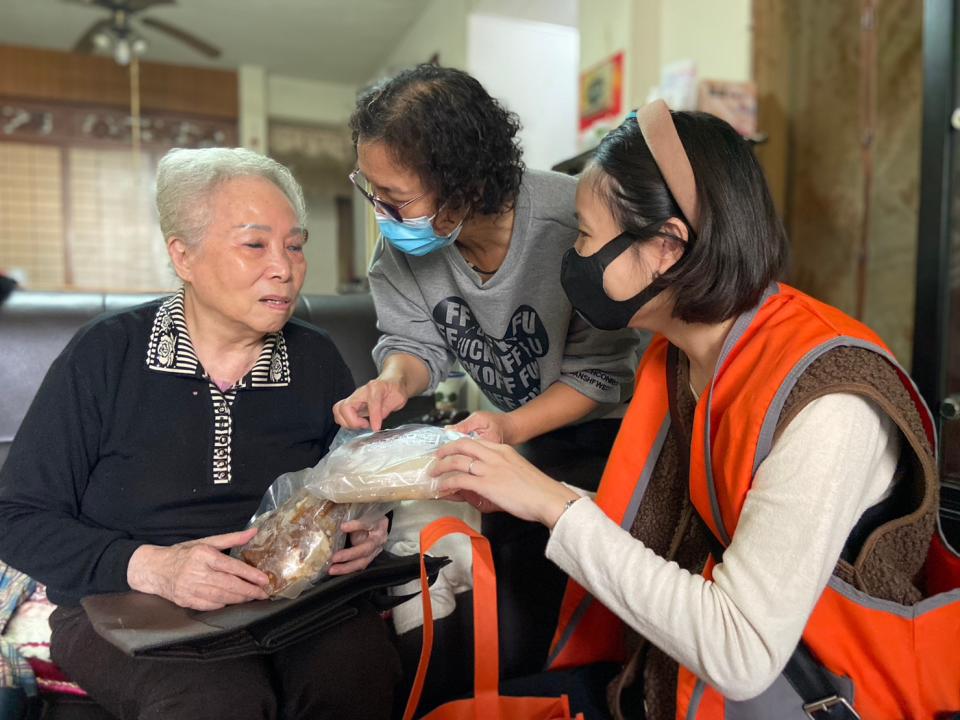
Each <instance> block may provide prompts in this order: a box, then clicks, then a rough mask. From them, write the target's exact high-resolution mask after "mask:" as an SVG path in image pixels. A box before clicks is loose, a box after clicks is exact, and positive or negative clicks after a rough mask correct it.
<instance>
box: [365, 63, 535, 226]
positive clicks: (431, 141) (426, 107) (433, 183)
mask: <svg viewBox="0 0 960 720" xmlns="http://www.w3.org/2000/svg"><path fill="white" fill-rule="evenodd" d="M350 130H351V131H352V134H353V146H354V148H356V147H357V143H358V142H375V141H382V142H383V143H385V145H386V146H387V148H388V149H389V150H390V151H391V152H392V153H393V155H394V157H395V158H396V160H397V161H398V162H399V164H400V165H402V166H404V167H406V168H409V169H410V170H412V171H413V172H415V173H417V175H418V176H419V177H420V179H421V181H422V182H423V184H424V186H425V187H426V188H428V189H429V190H431V191H432V192H434V193H436V194H437V197H438V199H439V202H440V203H441V204H443V205H444V207H446V208H449V209H451V210H458V209H461V208H468V211H469V212H471V213H478V214H482V215H493V214H497V213H500V212H502V211H504V210H507V209H509V208H510V207H512V206H513V203H514V201H515V200H516V197H517V193H518V191H519V189H520V179H521V178H522V177H523V170H524V166H523V160H522V159H521V150H520V144H519V139H518V138H517V132H518V131H519V130H520V120H519V118H518V117H517V115H516V114H515V113H512V112H509V111H508V110H506V108H504V107H503V106H502V105H501V104H500V103H499V102H497V101H496V100H495V99H494V98H492V97H490V95H489V94H488V93H487V91H486V90H484V88H483V86H482V85H481V84H480V83H479V82H477V80H476V79H475V78H474V77H472V76H471V75H468V74H467V73H465V72H463V71H461V70H455V69H453V68H445V67H440V66H438V65H431V64H423V65H417V66H416V67H412V68H409V69H407V70H404V71H403V72H401V73H400V74H399V75H397V76H395V77H393V78H390V79H388V80H384V81H382V82H380V83H378V84H376V85H374V86H373V87H371V88H369V89H367V90H365V91H364V92H363V93H362V94H361V95H360V97H359V98H358V99H357V104H356V107H355V108H354V111H353V114H352V115H351V116H350Z"/></svg>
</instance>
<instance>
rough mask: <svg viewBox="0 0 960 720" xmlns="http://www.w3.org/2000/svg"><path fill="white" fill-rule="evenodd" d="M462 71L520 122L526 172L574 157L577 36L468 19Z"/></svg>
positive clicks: (538, 26)
mask: <svg viewBox="0 0 960 720" xmlns="http://www.w3.org/2000/svg"><path fill="white" fill-rule="evenodd" d="M467 39H468V44H467V71H468V72H469V73H471V74H472V75H473V76H474V77H476V78H477V80H479V81H480V83H481V84H482V85H483V86H484V87H485V88H486V89H487V92H489V93H490V94H491V95H492V96H493V97H495V98H497V99H498V100H500V101H501V102H502V103H503V104H504V105H505V106H506V107H507V108H508V109H509V110H512V111H513V112H515V113H517V114H518V115H519V116H520V121H521V123H522V125H523V127H522V129H521V131H520V141H521V144H522V146H523V157H524V161H525V162H526V164H527V166H528V167H531V168H537V169H542V170H547V169H549V168H550V167H551V166H552V165H554V164H556V163H557V162H559V161H561V160H565V159H567V158H569V157H571V156H573V155H575V154H576V153H577V74H578V71H579V44H580V41H579V33H578V32H577V30H576V29H575V28H572V27H569V26H566V25H554V24H549V23H542V22H534V21H530V20H518V19H515V18H510V17H502V16H492V15H479V14H471V15H470V17H469V20H468V24H467Z"/></svg>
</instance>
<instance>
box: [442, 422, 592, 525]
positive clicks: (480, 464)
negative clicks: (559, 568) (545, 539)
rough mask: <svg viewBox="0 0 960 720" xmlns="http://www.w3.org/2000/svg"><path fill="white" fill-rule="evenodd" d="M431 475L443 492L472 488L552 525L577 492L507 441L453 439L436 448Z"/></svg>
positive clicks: (516, 512) (511, 509) (514, 512)
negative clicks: (542, 470) (545, 472)
mask: <svg viewBox="0 0 960 720" xmlns="http://www.w3.org/2000/svg"><path fill="white" fill-rule="evenodd" d="M430 472H431V474H432V475H435V476H436V475H445V474H447V473H449V474H448V475H445V477H443V478H442V479H441V482H440V488H441V490H442V491H443V492H447V493H450V492H457V493H459V494H460V495H461V496H466V495H467V494H468V493H473V494H475V495H478V496H480V497H482V498H484V499H485V500H486V501H488V502H490V503H492V504H493V506H495V507H497V508H499V509H502V510H504V511H506V512H508V513H510V514H511V515H515V516H516V517H518V518H520V519H522V520H533V521H536V522H540V523H543V524H544V525H546V526H547V527H548V528H552V527H553V526H554V525H555V524H556V522H557V519H558V518H559V517H560V515H561V514H562V513H563V509H564V507H565V505H566V504H567V501H569V500H576V499H577V498H579V497H580V496H579V495H577V493H575V492H574V491H573V490H571V489H570V488H568V487H566V486H565V485H563V484H562V483H558V482H557V481H556V480H554V479H552V478H550V477H548V476H547V475H544V474H543V473H542V472H540V471H539V470H537V468H535V467H534V466H533V465H531V464H530V463H529V462H528V461H527V460H525V459H524V458H523V457H522V456H521V455H520V453H518V452H517V451H516V450H514V449H513V448H512V447H510V446H509V445H498V444H496V443H492V442H487V441H486V440H457V441H455V442H452V443H449V444H447V445H444V446H443V447H441V448H440V449H439V450H437V463H436V464H435V465H434V466H433V468H432V469H431V470H430Z"/></svg>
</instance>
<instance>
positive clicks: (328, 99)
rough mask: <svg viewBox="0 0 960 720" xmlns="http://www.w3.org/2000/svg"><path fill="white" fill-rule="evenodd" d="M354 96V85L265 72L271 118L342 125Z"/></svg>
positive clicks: (350, 110) (348, 114)
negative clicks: (266, 74) (266, 73)
mask: <svg viewBox="0 0 960 720" xmlns="http://www.w3.org/2000/svg"><path fill="white" fill-rule="evenodd" d="M356 97H357V88H356V86H355V85H348V84H340V83H329V82H320V81H316V80H302V79H300V78H291V77H284V76H282V75H269V76H268V77H267V114H268V115H269V116H270V117H272V118H282V119H284V120H296V121H299V122H307V123H316V124H318V125H346V123H347V120H348V119H349V118H350V113H351V112H352V111H353V104H354V101H355V100H356Z"/></svg>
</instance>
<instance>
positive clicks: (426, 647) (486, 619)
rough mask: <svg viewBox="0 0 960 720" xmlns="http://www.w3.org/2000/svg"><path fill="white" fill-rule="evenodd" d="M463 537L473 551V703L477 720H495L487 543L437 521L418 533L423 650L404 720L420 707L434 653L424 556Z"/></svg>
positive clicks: (496, 658) (494, 636)
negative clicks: (448, 539)
mask: <svg viewBox="0 0 960 720" xmlns="http://www.w3.org/2000/svg"><path fill="white" fill-rule="evenodd" d="M457 534H461V535H466V536H467V537H469V538H470V545H471V548H472V550H473V644H474V663H473V668H474V670H473V672H474V678H473V682H474V698H475V700H474V703H475V707H476V717H478V718H495V717H497V707H498V703H497V699H498V696H499V683H500V641H499V637H498V631H497V576H496V572H495V571H494V568H493V553H491V552H490V542H489V541H488V540H487V539H486V538H485V537H484V536H483V535H481V534H480V533H478V532H477V531H476V530H474V529H473V528H472V527H470V526H469V525H467V524H466V523H465V522H463V521H462V520H459V519H457V518H453V517H445V518H440V519H439V520H435V521H433V522H432V523H430V524H429V525H427V526H426V527H425V528H423V530H421V531H420V587H421V589H422V597H421V599H422V602H423V649H422V650H421V651H420V664H419V665H418V666H417V674H416V677H415V678H414V680H413V688H412V689H411V690H410V699H409V700H408V701H407V709H406V711H405V712H404V713H403V720H413V714H414V713H415V712H416V711H417V705H418V704H419V703H420V695H421V693H422V692H423V683H424V681H425V680H426V676H427V667H428V666H429V665H430V653H431V651H432V649H433V608H432V607H431V603H430V584H429V582H428V580H427V569H426V565H424V560H423V556H424V555H425V554H426V553H427V552H428V551H429V550H430V548H432V547H433V546H434V545H435V544H436V543H437V542H438V541H439V540H441V539H442V538H445V537H446V536H447V535H457Z"/></svg>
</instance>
